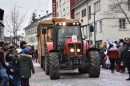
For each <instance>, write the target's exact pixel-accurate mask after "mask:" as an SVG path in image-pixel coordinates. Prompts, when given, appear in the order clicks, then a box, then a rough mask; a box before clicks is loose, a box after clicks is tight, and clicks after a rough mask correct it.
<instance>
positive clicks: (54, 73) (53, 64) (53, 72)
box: [49, 52, 60, 79]
mask: <svg viewBox="0 0 130 86" xmlns="http://www.w3.org/2000/svg"><path fill="white" fill-rule="evenodd" d="M49 63H50V64H49V68H50V79H59V78H60V71H59V68H60V64H59V56H58V53H57V52H52V53H50V54H49Z"/></svg>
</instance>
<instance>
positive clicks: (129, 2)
mask: <svg viewBox="0 0 130 86" xmlns="http://www.w3.org/2000/svg"><path fill="white" fill-rule="evenodd" d="M128 11H130V0H128Z"/></svg>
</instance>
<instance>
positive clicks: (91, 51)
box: [37, 18, 100, 79]
mask: <svg viewBox="0 0 130 86" xmlns="http://www.w3.org/2000/svg"><path fill="white" fill-rule="evenodd" d="M41 26H42V27H41ZM39 28H40V29H39ZM41 28H42V29H41ZM37 30H38V31H39V33H41V34H42V36H40V35H39V39H41V38H40V37H43V38H44V41H45V42H42V41H39V42H40V44H42V45H43V46H40V45H39V48H40V49H39V50H38V52H39V53H41V51H40V50H41V47H44V52H43V53H44V57H43V59H44V60H43V61H41V62H42V64H43V65H42V66H43V68H44V70H45V72H46V74H47V75H50V79H59V78H60V69H62V68H65V69H68V70H73V69H76V68H78V71H79V73H88V74H89V77H93V78H98V77H99V76H100V57H99V53H98V52H97V50H96V49H95V48H88V43H87V42H86V41H85V40H83V39H82V33H81V24H80V22H79V21H78V20H76V19H66V18H52V19H50V21H49V20H48V22H47V21H46V20H43V21H41V22H39V25H38V28H37ZM40 31H41V32H40ZM48 33H49V35H48ZM48 39H49V40H48ZM41 60H42V59H41Z"/></svg>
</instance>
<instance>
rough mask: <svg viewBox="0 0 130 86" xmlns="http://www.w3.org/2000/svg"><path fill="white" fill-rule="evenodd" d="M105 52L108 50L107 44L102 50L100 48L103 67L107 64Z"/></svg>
mask: <svg viewBox="0 0 130 86" xmlns="http://www.w3.org/2000/svg"><path fill="white" fill-rule="evenodd" d="M105 52H106V46H102V47H101V50H100V58H101V65H102V68H106V64H105V60H104V58H105V56H106V54H105Z"/></svg>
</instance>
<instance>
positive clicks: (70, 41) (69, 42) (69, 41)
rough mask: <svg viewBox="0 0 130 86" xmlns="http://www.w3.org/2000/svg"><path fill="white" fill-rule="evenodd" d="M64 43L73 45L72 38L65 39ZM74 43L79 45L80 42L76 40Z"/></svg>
mask: <svg viewBox="0 0 130 86" xmlns="http://www.w3.org/2000/svg"><path fill="white" fill-rule="evenodd" d="M65 42H66V43H68V44H73V43H74V42H73V41H72V38H66V39H65ZM76 43H81V41H80V40H77V42H76Z"/></svg>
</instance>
